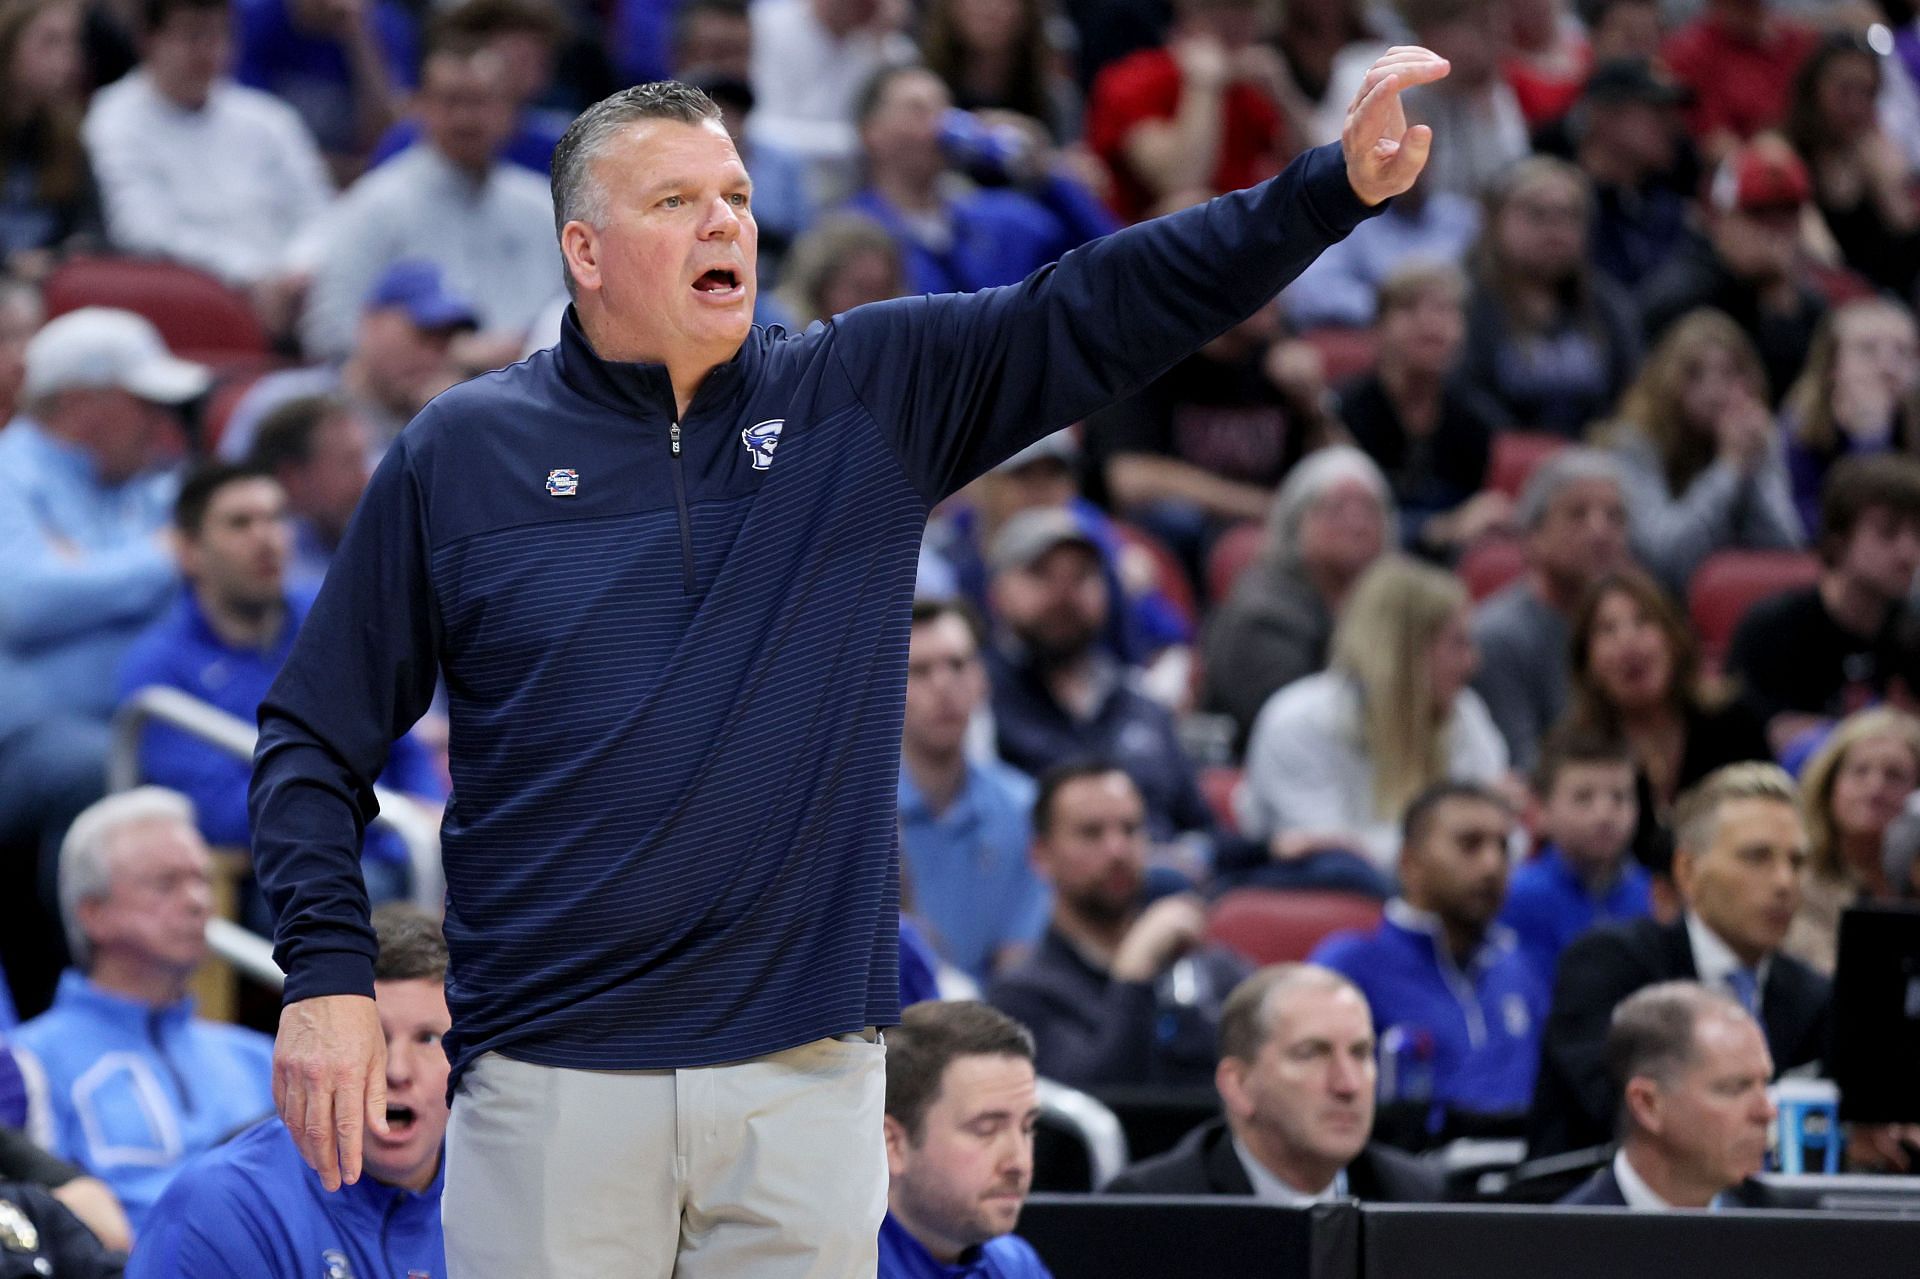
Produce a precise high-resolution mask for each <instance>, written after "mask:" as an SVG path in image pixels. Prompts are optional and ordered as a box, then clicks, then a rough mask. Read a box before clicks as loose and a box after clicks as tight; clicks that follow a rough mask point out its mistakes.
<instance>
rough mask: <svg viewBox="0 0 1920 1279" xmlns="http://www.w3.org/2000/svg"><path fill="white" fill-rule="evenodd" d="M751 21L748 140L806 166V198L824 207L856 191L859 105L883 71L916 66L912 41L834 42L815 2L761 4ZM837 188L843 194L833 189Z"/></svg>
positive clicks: (860, 38) (884, 37)
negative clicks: (856, 116) (853, 186)
mask: <svg viewBox="0 0 1920 1279" xmlns="http://www.w3.org/2000/svg"><path fill="white" fill-rule="evenodd" d="M748 16H749V17H750V18H751V19H752V21H753V65H752V71H753V93H754V108H753V115H752V116H751V117H749V118H748V120H747V136H748V138H749V139H751V140H752V141H753V142H754V143H755V144H756V145H762V144H764V145H772V146H776V147H780V148H782V149H784V150H787V151H789V152H792V153H794V154H796V155H798V156H800V157H801V158H802V159H803V160H805V161H806V163H807V168H808V179H809V190H808V195H809V196H810V197H812V198H813V199H815V200H816V201H819V202H821V203H827V202H829V201H837V200H839V199H842V198H844V197H845V196H846V195H848V194H850V184H851V179H852V177H853V171H854V163H853V162H854V157H855V156H856V155H857V154H858V152H859V149H860V139H859V137H858V135H857V133H856V132H855V129H854V120H853V113H854V105H855V103H856V102H857V100H858V99H859V96H860V90H861V89H862V88H863V87H865V85H866V83H867V81H869V80H871V79H872V78H873V76H874V73H875V72H877V71H879V70H881V69H882V68H883V67H889V66H895V65H897V64H900V63H905V62H912V61H914V60H915V59H916V58H917V57H918V54H917V53H916V51H915V49H914V46H913V42H912V41H911V40H909V39H907V38H906V37H905V36H904V35H901V34H900V33H899V32H897V31H877V30H873V29H871V28H865V29H861V30H857V31H853V32H850V33H848V34H847V35H846V36H845V37H843V38H836V37H835V36H834V35H833V34H832V33H830V32H829V31H828V30H827V29H826V28H825V27H823V26H821V25H820V20H819V19H818V18H816V17H814V14H813V5H812V3H811V0H758V2H757V3H756V4H754V5H753V7H752V8H751V9H749V10H748ZM836 183H837V184H838V185H840V186H843V187H847V188H848V189H845V190H838V191H835V190H831V189H829V188H831V187H832V186H834V185H835V184H836Z"/></svg>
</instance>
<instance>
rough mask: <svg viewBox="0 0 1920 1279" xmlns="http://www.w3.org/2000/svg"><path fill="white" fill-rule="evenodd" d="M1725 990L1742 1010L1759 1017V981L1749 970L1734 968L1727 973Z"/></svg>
mask: <svg viewBox="0 0 1920 1279" xmlns="http://www.w3.org/2000/svg"><path fill="white" fill-rule="evenodd" d="M1727 988H1728V989H1729V990H1731V991H1732V992H1733V997H1734V998H1735V999H1737V1000H1739V1001H1740V1006H1741V1007H1742V1008H1744V1009H1746V1010H1747V1011H1748V1012H1749V1013H1752V1014H1753V1015H1754V1016H1755V1017H1758V1016H1759V1015H1760V979H1759V978H1757V977H1755V976H1754V975H1753V970H1752V969H1751V968H1736V969H1734V970H1733V971H1732V972H1730V973H1728V974H1727Z"/></svg>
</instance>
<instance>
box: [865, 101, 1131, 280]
mask: <svg viewBox="0 0 1920 1279" xmlns="http://www.w3.org/2000/svg"><path fill="white" fill-rule="evenodd" d="M857 115H858V119H859V126H860V146H861V151H862V154H863V157H864V160H865V163H866V177H867V185H866V186H865V188H864V189H862V190H861V191H860V192H859V194H857V195H855V196H854V197H853V199H851V200H850V201H848V202H847V207H848V208H850V209H853V210H855V211H857V212H860V213H864V214H866V215H867V216H869V217H871V218H873V219H874V220H875V221H876V222H878V223H879V224H880V225H881V226H884V227H885V228H887V230H888V231H889V232H890V233H891V234H892V235H893V237H894V239H896V240H897V241H899V243H900V251H901V253H902V254H903V255H904V256H905V259H906V266H907V291H908V292H910V293H954V292H959V293H971V292H973V291H974V290H975V289H984V288H987V287H989V286H991V285H995V284H1012V283H1014V282H1015V281H1017V280H1021V279H1024V278H1025V277H1026V276H1027V275H1028V274H1029V273H1030V272H1032V271H1033V270H1035V269H1036V268H1038V267H1040V266H1043V265H1045V264H1046V263H1048V262H1051V261H1053V260H1054V259H1055V258H1057V257H1059V256H1060V255H1061V254H1062V253H1065V252H1066V251H1067V250H1068V249H1071V248H1072V247H1073V246H1075V245H1076V244H1084V243H1086V242H1087V241H1088V240H1091V239H1095V238H1097V237H1099V236H1102V235H1105V234H1107V233H1108V232H1110V231H1112V230H1113V229H1114V228H1115V227H1116V226H1117V225H1119V224H1118V223H1117V222H1116V221H1115V220H1114V218H1113V215H1112V214H1111V213H1110V212H1108V211H1107V209H1106V208H1105V207H1104V206H1102V205H1101V203H1100V202H1099V200H1097V199H1096V198H1095V197H1094V195H1093V193H1092V192H1090V191H1088V190H1086V189H1085V188H1084V187H1082V186H1080V184H1079V183H1078V182H1076V181H1075V180H1074V179H1072V178H1070V177H1068V176H1065V175H1064V174H1057V173H1041V174H1038V175H1037V180H1036V181H1035V182H1034V183H1033V184H1032V185H1031V187H1030V188H1027V189H1021V188H1015V187H1004V186H1001V187H979V188H975V189H964V187H963V189H962V190H960V191H956V190H954V186H955V184H956V183H957V182H959V179H960V175H959V174H957V173H955V172H954V171H953V169H952V167H951V165H950V158H949V155H948V153H947V150H946V149H945V148H943V146H942V130H943V128H947V127H951V123H952V122H953V121H955V120H961V121H965V120H970V119H971V117H968V116H964V115H961V114H959V113H956V112H954V111H953V97H952V95H951V94H950V93H949V92H948V91H947V86H946V84H945V82H943V81H942V80H941V79H940V77H939V76H937V75H935V74H934V73H933V72H931V71H929V70H928V69H927V68H925V67H922V66H901V67H890V68H888V69H886V70H884V71H881V72H879V73H878V74H877V75H876V76H875V77H874V78H873V81H872V83H870V84H869V85H868V86H867V87H866V88H865V90H864V91H863V92H862V94H861V97H860V102H859V106H858V110H857ZM974 127H975V128H978V127H980V126H979V125H978V124H977V122H976V123H975V125H974ZM1032 162H1033V163H1036V164H1043V165H1044V164H1045V163H1047V162H1048V161H1047V157H1046V156H1045V154H1044V152H1042V153H1041V154H1040V155H1039V156H1037V157H1036V158H1035V159H1034V160H1033V161H1032ZM1009 176H1011V175H1009ZM1029 190H1031V192H1032V194H1029V193H1028V191H1029Z"/></svg>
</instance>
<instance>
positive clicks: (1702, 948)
mask: <svg viewBox="0 0 1920 1279" xmlns="http://www.w3.org/2000/svg"><path fill="white" fill-rule="evenodd" d="M1687 943H1688V945H1690V946H1691V947H1692V948H1693V970H1694V972H1696V973H1698V974H1699V976H1700V984H1701V985H1702V986H1705V987H1706V988H1707V989H1708V990H1714V991H1718V992H1720V993H1721V994H1723V995H1731V996H1733V998H1734V999H1735V1000H1738V999H1739V998H1740V992H1739V991H1737V990H1735V989H1734V988H1733V985H1732V983H1730V982H1729V981H1728V980H1727V978H1728V977H1730V976H1732V975H1733V973H1734V971H1735V970H1736V969H1740V968H1745V967H1746V965H1745V964H1743V963H1741V962H1740V957H1739V956H1738V955H1736V954H1734V953H1733V948H1732V947H1730V946H1728V945H1727V943H1725V942H1724V941H1721V940H1720V936H1719V934H1718V933H1716V932H1714V931H1713V930H1712V929H1711V928H1708V927H1707V926H1706V925H1705V924H1704V923H1702V922H1701V921H1700V917H1699V916H1698V915H1695V914H1694V913H1692V912H1691V911H1689V912H1688V913H1687ZM1772 967H1773V956H1772V955H1768V956H1767V957H1766V958H1764V959H1762V960H1761V961H1760V963H1759V966H1758V967H1756V968H1755V969H1754V970H1753V975H1754V979H1755V981H1756V983H1757V987H1756V989H1755V992H1754V1001H1753V1014H1754V1016H1755V1017H1758V1016H1759V1015H1760V1009H1761V1001H1762V997H1763V995H1764V994H1765V992H1766V989H1767V973H1768V971H1769V970H1770V969H1771V968H1772Z"/></svg>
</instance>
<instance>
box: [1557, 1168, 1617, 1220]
mask: <svg viewBox="0 0 1920 1279" xmlns="http://www.w3.org/2000/svg"><path fill="white" fill-rule="evenodd" d="M1560 1202H1561V1203H1563V1204H1574V1205H1579V1206H1582V1207H1587V1208H1624V1207H1626V1206H1627V1196H1626V1195H1625V1194H1624V1193H1623V1192H1622V1191H1621V1189H1620V1179H1619V1178H1618V1177H1616V1176H1614V1175H1613V1164H1612V1162H1611V1161H1609V1162H1608V1164H1607V1166H1606V1167H1604V1168H1602V1169H1601V1170H1600V1171H1599V1172H1596V1173H1594V1174H1593V1176H1591V1177H1589V1178H1587V1179H1586V1180H1585V1181H1583V1182H1581V1183H1580V1184H1579V1185H1577V1186H1575V1187H1574V1188H1573V1189H1572V1190H1569V1191H1568V1192H1567V1193H1566V1194H1564V1195H1562V1196H1561V1197H1560Z"/></svg>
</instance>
